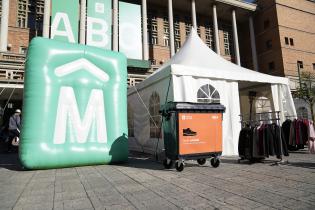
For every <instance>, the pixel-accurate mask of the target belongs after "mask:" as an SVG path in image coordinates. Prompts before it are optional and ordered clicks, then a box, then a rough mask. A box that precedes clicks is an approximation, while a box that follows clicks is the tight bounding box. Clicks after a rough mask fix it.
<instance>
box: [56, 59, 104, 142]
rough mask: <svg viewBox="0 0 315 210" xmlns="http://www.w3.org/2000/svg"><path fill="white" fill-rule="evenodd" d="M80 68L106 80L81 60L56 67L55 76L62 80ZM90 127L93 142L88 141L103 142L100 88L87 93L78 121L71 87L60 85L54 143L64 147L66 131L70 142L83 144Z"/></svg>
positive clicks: (102, 108) (76, 104)
mask: <svg viewBox="0 0 315 210" xmlns="http://www.w3.org/2000/svg"><path fill="white" fill-rule="evenodd" d="M82 69H84V70H86V71H88V72H90V73H91V74H93V75H94V76H96V77H98V78H99V79H100V80H102V81H103V82H106V81H108V80H109V77H108V75H107V74H106V73H105V72H104V71H102V70H100V69H99V68H98V67H97V66H95V65H94V64H93V63H91V62H89V61H88V60H86V59H84V58H81V59H78V60H76V61H73V62H70V63H67V64H65V65H62V66H59V67H57V68H56V69H55V74H56V75H57V76H58V77H62V76H65V75H68V74H71V73H73V72H76V71H79V70H82ZM92 125H95V126H94V127H96V139H91V140H92V141H93V140H96V141H97V142H99V143H106V142H107V131H106V120H105V108H104V96H103V91H102V90H100V89H92V90H91V93H90V96H89V100H88V103H87V106H86V109H85V112H84V115H83V119H82V120H81V117H80V112H79V108H78V103H77V100H76V97H75V94H74V90H73V88H72V87H69V86H62V87H61V88H60V92H59V99H58V106H57V117H56V122H55V131H54V137H53V142H54V144H64V143H65V142H66V136H67V128H68V129H69V131H68V132H70V133H71V135H70V141H74V140H73V139H76V141H77V143H86V142H87V140H88V136H89V133H90V130H91V128H92Z"/></svg>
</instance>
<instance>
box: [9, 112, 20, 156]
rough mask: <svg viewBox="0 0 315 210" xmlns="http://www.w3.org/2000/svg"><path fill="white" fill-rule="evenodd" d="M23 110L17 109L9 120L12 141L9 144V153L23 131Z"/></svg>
mask: <svg viewBox="0 0 315 210" xmlns="http://www.w3.org/2000/svg"><path fill="white" fill-rule="evenodd" d="M20 115H21V110H20V109H16V110H15V112H14V114H13V115H12V116H11V117H10V120H9V138H10V141H9V143H8V152H11V150H12V141H13V139H14V138H15V137H18V138H20V130H21V117H20Z"/></svg>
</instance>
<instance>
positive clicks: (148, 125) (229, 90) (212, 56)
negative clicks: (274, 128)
mask: <svg viewBox="0 0 315 210" xmlns="http://www.w3.org/2000/svg"><path fill="white" fill-rule="evenodd" d="M249 90H255V91H257V92H258V93H266V94H262V95H264V96H266V95H267V96H269V98H270V101H271V109H272V111H280V119H281V121H283V120H284V118H285V116H286V115H290V116H296V112H295V107H294V103H293V100H292V96H291V92H290V89H289V80H288V79H287V78H283V77H276V76H271V75H267V74H262V73H258V72H256V71H252V70H249V69H245V68H242V67H240V66H238V65H235V64H233V63H231V62H229V61H227V60H225V59H224V58H222V57H220V56H219V55H217V54H216V53H215V52H213V51H212V50H211V49H209V48H208V47H207V46H206V45H205V44H204V43H203V41H202V40H201V39H200V38H199V36H198V35H197V33H196V31H195V30H192V32H191V34H190V36H189V37H188V38H187V40H186V42H185V44H184V45H183V47H182V48H181V49H180V50H179V51H178V52H177V53H176V55H175V56H173V57H172V58H171V60H170V61H168V62H167V63H165V64H164V65H163V66H162V67H161V68H160V69H159V70H157V71H156V72H155V73H154V74H152V75H150V76H149V77H148V78H147V79H146V80H144V81H143V82H141V83H139V84H138V85H137V86H136V87H131V88H130V89H129V90H128V109H129V110H128V112H129V113H128V118H129V119H128V120H129V121H128V126H129V134H130V135H129V148H130V150H137V151H144V152H148V153H155V152H161V151H162V150H163V148H164V146H163V135H162V137H161V139H160V138H156V137H157V136H158V135H156V134H155V132H156V131H157V129H155V128H154V127H155V126H156V125H155V124H159V122H160V120H159V116H157V115H158V114H157V109H158V108H159V106H160V105H163V104H164V103H165V102H168V101H174V102H202V101H204V102H206V101H209V100H211V99H213V100H217V101H220V103H221V104H223V105H224V106H225V107H226V112H225V113H224V115H223V155H238V148H237V147H238V137H239V132H240V129H241V123H240V114H241V110H242V114H244V113H248V112H249V110H248V109H249V108H248V107H249V105H247V104H248V91H249ZM268 94H269V95H268ZM258 95H259V94H258ZM246 105H247V106H246ZM149 113H151V115H150V114H149ZM153 121H154V122H153ZM162 133H163V131H162Z"/></svg>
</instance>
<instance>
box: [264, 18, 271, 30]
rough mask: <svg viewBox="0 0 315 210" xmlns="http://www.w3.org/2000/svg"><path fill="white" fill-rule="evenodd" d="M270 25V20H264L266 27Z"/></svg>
mask: <svg viewBox="0 0 315 210" xmlns="http://www.w3.org/2000/svg"><path fill="white" fill-rule="evenodd" d="M269 26H270V21H269V20H265V21H264V29H266V28H269Z"/></svg>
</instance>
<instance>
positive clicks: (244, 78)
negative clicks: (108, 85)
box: [138, 30, 289, 89]
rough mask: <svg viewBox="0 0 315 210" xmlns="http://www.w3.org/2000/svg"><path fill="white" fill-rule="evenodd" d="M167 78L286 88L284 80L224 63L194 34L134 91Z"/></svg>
mask: <svg viewBox="0 0 315 210" xmlns="http://www.w3.org/2000/svg"><path fill="white" fill-rule="evenodd" d="M170 74H172V75H182V76H195V77H205V78H214V79H224V80H232V81H240V87H241V88H246V87H249V86H253V85H257V83H269V84H284V85H288V84H289V80H288V79H287V78H284V77H276V76H271V75H268V74H263V73H259V72H256V71H253V70H249V69H246V68H243V67H241V66H238V65H235V64H233V63H232V62H230V61H227V60H226V59H224V58H222V57H221V56H220V55H218V54H216V53H215V52H213V51H212V50H211V49H210V48H208V46H207V45H205V44H204V43H203V41H202V40H201V39H200V38H199V36H198V34H197V32H196V31H195V30H191V33H190V35H189V37H188V38H187V40H186V42H185V43H184V45H183V46H182V48H181V49H180V50H179V51H178V52H177V53H176V54H175V55H174V56H173V57H172V58H171V59H170V60H169V61H168V62H166V63H165V64H164V65H163V66H162V67H161V68H160V69H159V70H157V71H156V72H155V73H153V74H152V75H150V76H149V77H148V78H147V79H146V80H145V81H144V82H142V83H140V84H139V86H138V89H141V88H143V87H145V86H147V85H149V84H151V83H154V82H157V81H158V80H160V79H163V78H165V77H167V76H169V75H170Z"/></svg>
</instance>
